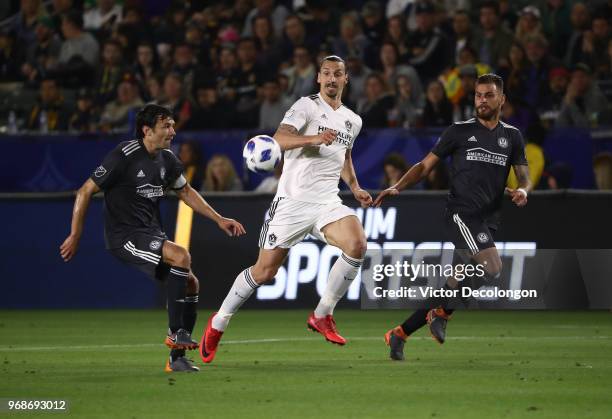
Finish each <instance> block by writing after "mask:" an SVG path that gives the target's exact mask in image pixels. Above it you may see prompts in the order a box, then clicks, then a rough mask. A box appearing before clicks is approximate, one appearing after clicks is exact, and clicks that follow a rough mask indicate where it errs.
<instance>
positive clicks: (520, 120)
mask: <svg viewBox="0 0 612 419" xmlns="http://www.w3.org/2000/svg"><path fill="white" fill-rule="evenodd" d="M501 117H502V120H503V121H504V122H506V123H508V124H510V125H513V126H515V127H516V128H518V129H519V130H520V131H521V132H525V130H526V129H527V127H528V126H529V124H530V123H531V121H532V119H533V118H534V116H533V114H532V112H530V111H529V110H528V109H527V108H525V107H523V106H521V102H520V101H519V100H517V99H515V98H512V97H509V96H506V103H504V106H503V107H502V114H501Z"/></svg>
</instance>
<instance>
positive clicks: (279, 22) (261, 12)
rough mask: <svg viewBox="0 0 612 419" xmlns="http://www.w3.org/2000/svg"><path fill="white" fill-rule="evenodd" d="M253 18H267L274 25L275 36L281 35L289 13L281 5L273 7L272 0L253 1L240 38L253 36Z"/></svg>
mask: <svg viewBox="0 0 612 419" xmlns="http://www.w3.org/2000/svg"><path fill="white" fill-rule="evenodd" d="M255 16H268V17H269V18H270V20H271V21H272V23H273V24H274V31H275V34H276V36H279V37H280V36H281V35H282V34H283V25H284V23H285V19H286V18H287V16H289V11H288V10H287V8H286V7H285V6H283V5H282V4H277V5H274V0H255V8H253V9H251V11H250V12H249V14H248V15H247V17H246V19H245V21H244V28H243V29H242V36H253V21H254V18H255Z"/></svg>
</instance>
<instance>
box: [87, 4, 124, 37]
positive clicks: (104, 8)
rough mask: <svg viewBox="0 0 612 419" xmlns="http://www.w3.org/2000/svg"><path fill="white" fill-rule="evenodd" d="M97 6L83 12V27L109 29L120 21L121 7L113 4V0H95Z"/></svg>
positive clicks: (95, 29)
mask: <svg viewBox="0 0 612 419" xmlns="http://www.w3.org/2000/svg"><path fill="white" fill-rule="evenodd" d="M96 4H97V7H93V8H91V9H89V10H87V11H86V12H85V13H84V14H83V27H84V28H85V29H87V30H93V31H97V30H100V29H105V30H109V29H110V28H111V27H112V26H113V25H116V24H118V23H119V22H121V17H122V14H123V7H122V6H121V5H119V4H115V0H97V1H96Z"/></svg>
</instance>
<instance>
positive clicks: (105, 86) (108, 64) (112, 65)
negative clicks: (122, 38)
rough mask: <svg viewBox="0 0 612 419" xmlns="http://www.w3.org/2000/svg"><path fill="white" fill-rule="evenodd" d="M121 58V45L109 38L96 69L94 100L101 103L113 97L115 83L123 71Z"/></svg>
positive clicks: (115, 89)
mask: <svg viewBox="0 0 612 419" xmlns="http://www.w3.org/2000/svg"><path fill="white" fill-rule="evenodd" d="M122 59H123V51H122V50H121V45H120V44H119V43H118V42H117V41H113V40H110V39H109V40H108V41H106V42H105V43H104V47H103V48H102V66H101V67H100V68H99V69H98V71H97V77H96V86H95V89H96V100H97V101H98V102H99V103H100V104H102V105H104V104H106V103H108V102H109V101H111V100H112V99H114V98H115V94H116V92H117V85H118V84H119V82H120V81H121V78H122V77H123V74H124V73H125V69H124V67H123V62H122Z"/></svg>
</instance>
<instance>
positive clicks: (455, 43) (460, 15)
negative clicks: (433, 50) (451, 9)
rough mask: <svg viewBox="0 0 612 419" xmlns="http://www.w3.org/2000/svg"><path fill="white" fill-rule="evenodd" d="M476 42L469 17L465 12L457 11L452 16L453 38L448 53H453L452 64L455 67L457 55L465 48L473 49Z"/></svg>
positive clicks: (457, 59)
mask: <svg viewBox="0 0 612 419" xmlns="http://www.w3.org/2000/svg"><path fill="white" fill-rule="evenodd" d="M475 42H476V32H475V31H474V29H473V28H472V24H471V22H470V15H469V14H468V12H467V11H466V10H458V11H457V12H456V13H455V15H454V16H453V36H452V39H451V42H450V45H451V48H450V49H449V50H450V51H453V53H454V54H453V57H452V62H453V63H454V64H455V65H457V63H458V61H459V53H460V52H461V50H462V49H463V48H465V47H473V46H474V44H475Z"/></svg>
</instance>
